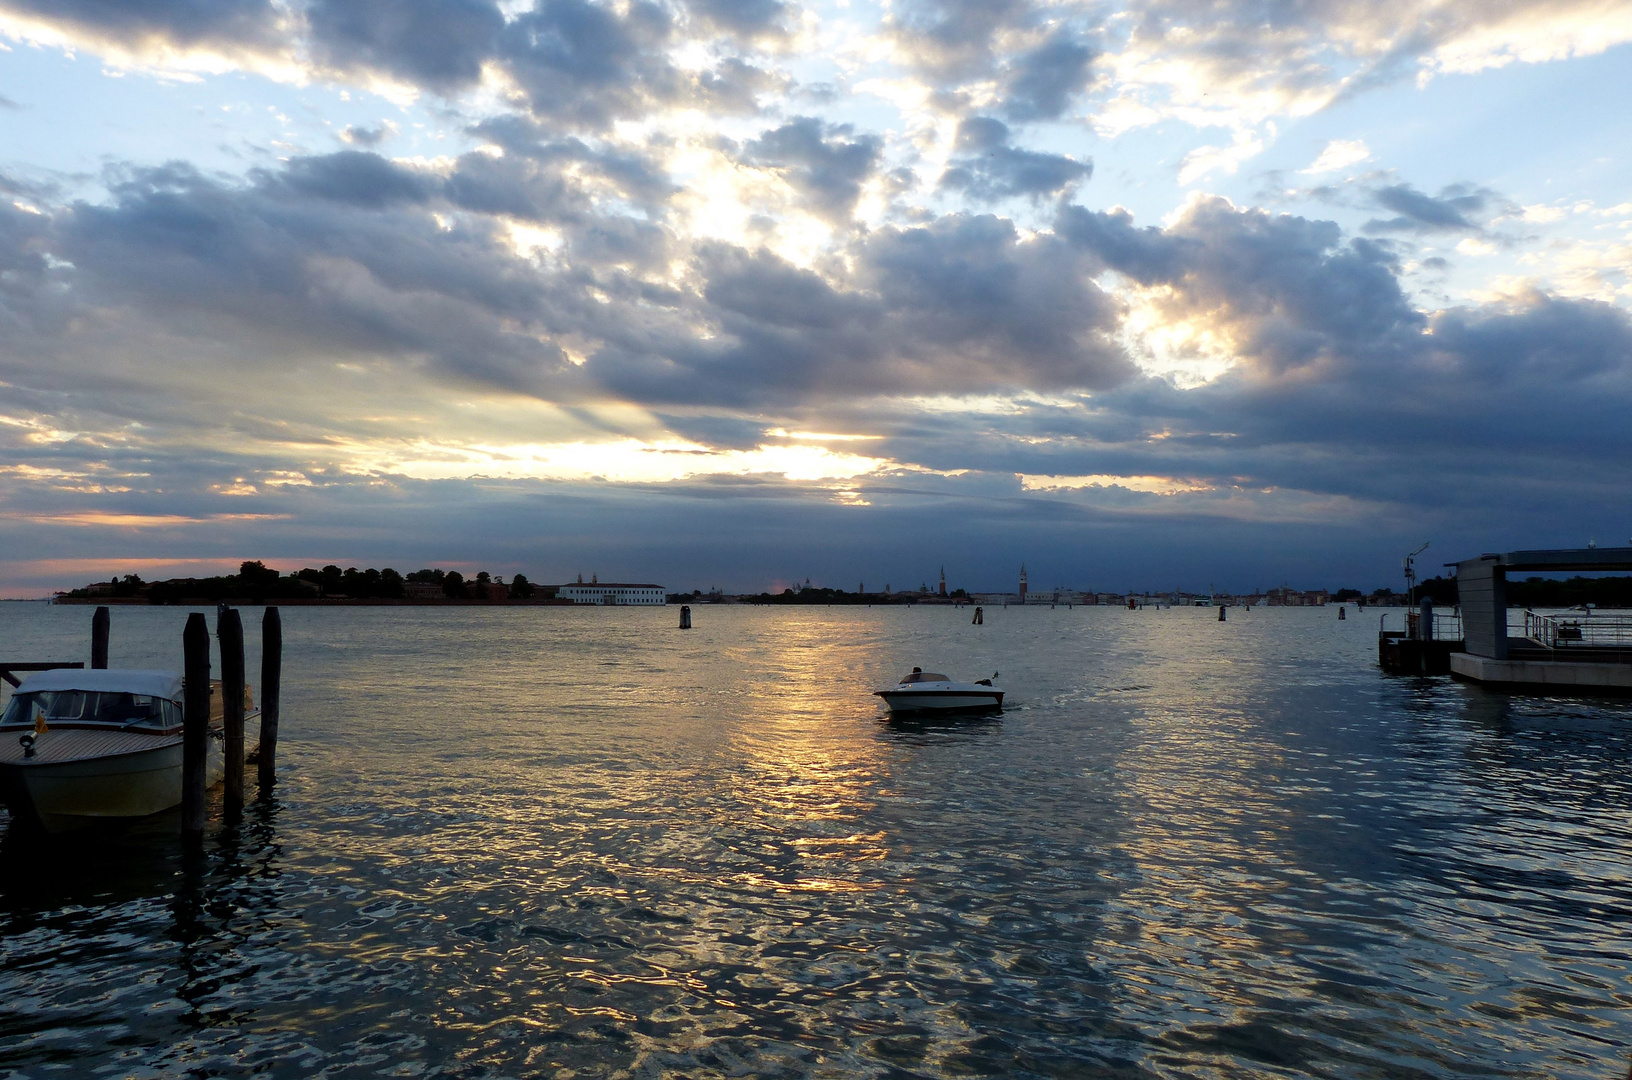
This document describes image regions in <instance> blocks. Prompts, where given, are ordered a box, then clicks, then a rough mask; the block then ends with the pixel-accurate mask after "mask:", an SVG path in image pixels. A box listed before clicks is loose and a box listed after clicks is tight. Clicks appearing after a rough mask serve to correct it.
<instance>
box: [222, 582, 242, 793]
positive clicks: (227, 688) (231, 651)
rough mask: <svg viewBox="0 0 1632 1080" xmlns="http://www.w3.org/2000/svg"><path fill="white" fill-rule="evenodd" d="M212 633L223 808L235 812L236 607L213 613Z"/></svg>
mask: <svg viewBox="0 0 1632 1080" xmlns="http://www.w3.org/2000/svg"><path fill="white" fill-rule="evenodd" d="M215 636H216V640H217V642H218V643H219V646H220V649H221V728H222V733H223V734H224V735H225V745H224V746H223V747H222V749H223V751H224V752H225V755H226V766H227V773H226V787H225V790H224V791H223V793H222V794H223V797H224V798H223V808H224V809H225V811H226V813H227V814H228V816H235V815H237V814H238V813H239V812H240V811H242V810H243V808H244V622H243V619H242V617H240V616H239V614H238V609H237V608H227V609H226V610H225V611H223V612H221V614H220V615H218V616H217V617H216V620H215Z"/></svg>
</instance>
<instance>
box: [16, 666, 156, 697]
mask: <svg viewBox="0 0 1632 1080" xmlns="http://www.w3.org/2000/svg"><path fill="white" fill-rule="evenodd" d="M181 686H182V680H181V672H179V671H135V670H130V669H122V668H52V669H51V670H49V671H40V672H36V673H35V674H33V675H30V676H29V677H28V678H26V679H24V680H23V684H22V685H21V686H19V687H18V688H17V689H16V691H14V693H16V694H32V693H36V692H38V691H42V690H46V691H50V690H92V691H101V692H108V691H112V692H115V693H124V694H141V695H143V696H146V697H156V698H164V699H165V700H168V701H179V700H181Z"/></svg>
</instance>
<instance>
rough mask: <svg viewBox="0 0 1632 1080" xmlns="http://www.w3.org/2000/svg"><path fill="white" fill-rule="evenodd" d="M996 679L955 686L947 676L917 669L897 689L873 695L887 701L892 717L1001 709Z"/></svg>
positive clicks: (993, 677) (999, 692)
mask: <svg viewBox="0 0 1632 1080" xmlns="http://www.w3.org/2000/svg"><path fill="white" fill-rule="evenodd" d="M995 678H997V674H996V672H993V674H992V679H995ZM992 679H981V680H980V681H979V682H972V683H963V682H953V681H952V680H951V679H949V678H947V677H946V676H945V675H938V674H936V673H935V672H933V671H925V670H923V669H922V668H913V669H912V673H911V674H910V675H903V676H902V677H901V681H900V682H899V683H898V684H896V685H895V686H894V687H892V688H890V689H888V690H874V691H873V694H874V695H875V696H877V697H881V698H883V699H884V704H885V705H887V706H888V707H889V710H890V711H891V712H892V713H901V712H927V711H930V710H934V711H936V712H951V711H953V710H963V711H967V710H974V709H1001V708H1002V707H1003V691H1001V690H999V689H997V688H996V687H994V686H993V685H992Z"/></svg>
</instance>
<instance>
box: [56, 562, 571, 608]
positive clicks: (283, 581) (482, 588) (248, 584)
mask: <svg viewBox="0 0 1632 1080" xmlns="http://www.w3.org/2000/svg"><path fill="white" fill-rule="evenodd" d="M556 590H557V586H554V585H535V584H533V583H532V582H531V581H529V580H528V579H527V575H525V574H515V575H513V576H512V577H511V578H510V580H509V581H505V580H504V579H503V578H502V577H500V576H498V575H494V574H489V573H488V572H487V571H485V570H483V571H481V572H480V573H478V574H476V576H475V577H471V578H467V577H465V576H464V575H463V574H462V573H460V572H459V571H457V570H440V569H434V568H427V569H424V570H415V571H413V572H412V573H409V574H402V573H399V572H397V571H396V570H393V569H392V568H391V567H386V568H385V569H383V570H376V569H374V568H372V567H370V568H369V569H367V570H359V569H358V568H357V567H355V566H353V567H348V568H347V569H344V570H342V569H341V568H340V567H338V566H333V565H330V566H325V567H323V568H321V569H314V568H312V567H306V568H305V569H303V570H297V571H296V572H294V573H292V574H282V573H279V572H278V571H277V570H275V569H273V568H272V567H269V566H267V565H265V564H264V563H262V562H260V561H259V560H256V561H253V562H245V563H243V564H241V565H240V566H239V567H238V572H237V573H236V574H224V575H221V576H219V577H203V578H196V577H188V578H169V579H166V580H164V581H143V580H142V579H141V577H140V576H139V575H137V574H126V575H124V576H123V577H120V576H118V575H114V576H112V577H110V578H109V579H108V580H107V581H98V582H93V583H92V584H90V585H86V586H84V587H82V588H78V589H74V590H72V591H69V592H64V593H58V594H57V595H56V597H55V600H56V602H57V603H59V604H203V603H209V604H217V603H234V604H283V605H300V604H381V605H386V604H430V605H446V604H536V605H549V604H570V603H571V601H569V600H561V599H558V598H557V596H556Z"/></svg>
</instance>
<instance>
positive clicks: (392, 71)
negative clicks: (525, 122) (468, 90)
mask: <svg viewBox="0 0 1632 1080" xmlns="http://www.w3.org/2000/svg"><path fill="white" fill-rule="evenodd" d="M305 13H306V22H307V25H308V27H309V29H310V34H311V40H312V43H313V45H314V49H315V51H316V53H317V55H318V57H319V59H320V60H321V61H322V62H323V63H324V64H326V65H327V66H329V67H331V68H333V69H336V70H339V71H352V70H358V69H365V70H371V71H377V72H379V73H381V74H384V75H387V76H389V77H391V78H395V79H399V80H401V81H403V82H406V83H409V84H412V85H415V86H422V87H425V88H426V89H430V90H435V91H438V92H442V93H447V92H451V91H455V90H458V89H461V88H463V87H466V86H470V85H472V84H473V83H475V82H476V80H477V79H478V78H480V76H481V71H482V64H483V62H484V61H485V60H487V59H488V58H489V57H491V56H492V55H493V52H494V47H495V44H496V42H497V40H498V37H499V34H500V32H501V31H503V29H504V16H503V15H501V14H500V13H499V10H498V7H497V6H496V5H494V4H493V3H491V2H488V0H416V2H414V3H409V4H404V3H400V2H398V0H311V3H309V4H308V5H307V6H306V9H305Z"/></svg>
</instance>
